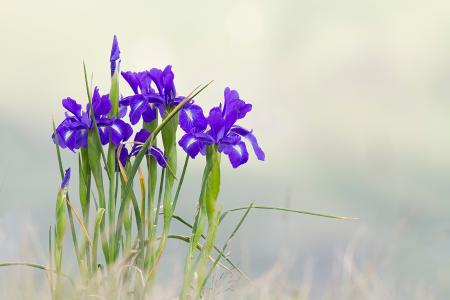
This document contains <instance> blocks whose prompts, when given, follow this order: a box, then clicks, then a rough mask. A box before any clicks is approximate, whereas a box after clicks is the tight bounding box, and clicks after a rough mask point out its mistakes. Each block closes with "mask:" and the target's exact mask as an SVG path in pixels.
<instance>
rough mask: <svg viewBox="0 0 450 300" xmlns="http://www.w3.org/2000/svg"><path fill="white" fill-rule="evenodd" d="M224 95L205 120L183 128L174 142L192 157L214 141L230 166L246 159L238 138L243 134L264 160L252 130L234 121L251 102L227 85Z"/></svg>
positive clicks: (242, 145) (236, 165) (240, 163)
mask: <svg viewBox="0 0 450 300" xmlns="http://www.w3.org/2000/svg"><path fill="white" fill-rule="evenodd" d="M224 98H225V102H224V105H223V107H222V105H220V106H216V107H213V108H212V109H211V110H210V112H209V116H208V118H207V124H204V123H203V122H199V123H200V124H201V125H200V126H198V127H194V128H191V130H189V131H187V130H185V131H186V134H185V135H184V136H183V137H182V138H181V139H180V141H179V142H178V144H179V145H180V146H181V147H182V148H183V149H184V150H185V151H186V153H187V154H189V156H191V157H192V158H195V157H196V156H197V154H198V153H201V154H203V155H205V153H206V147H207V146H209V145H217V146H218V151H219V152H223V153H225V154H226V155H227V156H228V158H229V160H230V162H231V165H232V166H233V168H237V167H238V166H240V165H242V164H244V163H246V162H247V161H248V151H247V147H246V144H245V143H244V141H243V140H242V138H245V139H247V140H248V141H249V142H250V144H251V145H252V147H253V150H254V152H255V154H256V157H257V158H258V159H259V160H264V159H265V154H264V151H263V150H262V149H261V147H260V146H259V145H258V142H257V140H256V137H255V136H254V135H253V133H252V131H251V130H247V129H245V128H243V127H241V126H239V125H236V124H235V123H236V121H237V120H239V119H242V118H244V117H245V115H246V114H247V113H248V112H250V111H251V110H252V106H251V104H247V103H245V102H244V101H243V100H241V99H240V98H239V94H238V92H237V91H235V90H231V89H230V88H228V87H227V88H226V89H225V91H224ZM198 115H201V117H200V118H201V119H202V118H204V116H203V112H200V111H199V112H198ZM180 117H181V116H180Z"/></svg>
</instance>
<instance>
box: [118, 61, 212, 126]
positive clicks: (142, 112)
mask: <svg viewBox="0 0 450 300" xmlns="http://www.w3.org/2000/svg"><path fill="white" fill-rule="evenodd" d="M122 76H123V78H124V79H125V80H126V81H127V82H128V84H129V85H130V87H131V88H132V89H133V92H134V95H132V96H129V97H125V98H124V99H123V100H122V101H121V105H126V106H130V108H131V111H130V121H131V124H136V123H137V122H139V120H140V119H141V117H142V119H143V120H144V122H151V121H153V120H154V119H155V118H156V114H157V110H159V113H160V115H161V116H163V115H164V113H165V111H166V109H167V108H168V107H173V106H176V105H178V104H179V103H180V102H181V101H182V100H183V98H184V97H177V93H176V89H175V84H174V78H175V75H174V74H173V72H172V66H171V65H168V66H166V67H165V68H164V70H161V69H157V68H153V69H151V70H149V71H142V72H122ZM199 109H200V107H198V106H197V105H195V104H194V102H193V101H191V102H190V103H187V104H186V105H185V106H184V107H183V109H182V111H181V112H180V125H181V126H182V128H184V129H185V130H188V129H191V128H192V127H193V126H200V125H201V124H196V122H204V123H206V119H204V118H203V119H204V120H203V121H202V120H200V119H201V116H196V114H197V113H198V111H199ZM200 110H201V109H200Z"/></svg>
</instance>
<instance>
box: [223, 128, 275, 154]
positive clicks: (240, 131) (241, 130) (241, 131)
mask: <svg viewBox="0 0 450 300" xmlns="http://www.w3.org/2000/svg"><path fill="white" fill-rule="evenodd" d="M230 132H233V133H236V134H239V135H240V136H242V137H244V138H246V139H248V140H249V141H250V143H251V144H252V147H253V151H254V152H255V155H256V157H257V158H258V159H259V160H265V158H266V154H265V153H264V151H263V150H262V149H261V147H260V146H259V145H258V141H257V140H256V137H255V136H254V135H253V133H252V132H251V131H250V130H247V129H245V128H243V127H241V126H237V125H235V126H233V128H231V130H230Z"/></svg>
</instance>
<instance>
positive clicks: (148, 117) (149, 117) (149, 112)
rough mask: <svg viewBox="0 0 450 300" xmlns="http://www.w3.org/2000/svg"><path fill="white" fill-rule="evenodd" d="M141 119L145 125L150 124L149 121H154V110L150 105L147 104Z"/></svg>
mask: <svg viewBox="0 0 450 300" xmlns="http://www.w3.org/2000/svg"><path fill="white" fill-rule="evenodd" d="M142 119H143V120H144V122H147V123H150V122H151V121H153V120H154V119H156V108H155V107H154V105H153V104H152V103H150V104H149V106H148V107H147V109H146V110H145V111H144V113H143V114H142Z"/></svg>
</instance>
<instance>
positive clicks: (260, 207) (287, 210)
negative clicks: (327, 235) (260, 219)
mask: <svg viewBox="0 0 450 300" xmlns="http://www.w3.org/2000/svg"><path fill="white" fill-rule="evenodd" d="M252 208H253V209H262V210H275V211H284V212H291V213H297V214H304V215H310V216H316V217H324V218H330V219H339V220H359V218H352V217H342V216H333V215H328V214H321V213H315V212H310V211H305V210H297V209H290V208H282V207H272V206H262V205H255V206H253V207H252ZM246 209H248V207H238V208H232V209H229V210H227V211H226V212H224V213H223V214H222V217H221V218H220V221H222V220H223V219H224V218H225V216H226V215H227V214H228V213H230V212H235V211H240V210H246Z"/></svg>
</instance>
